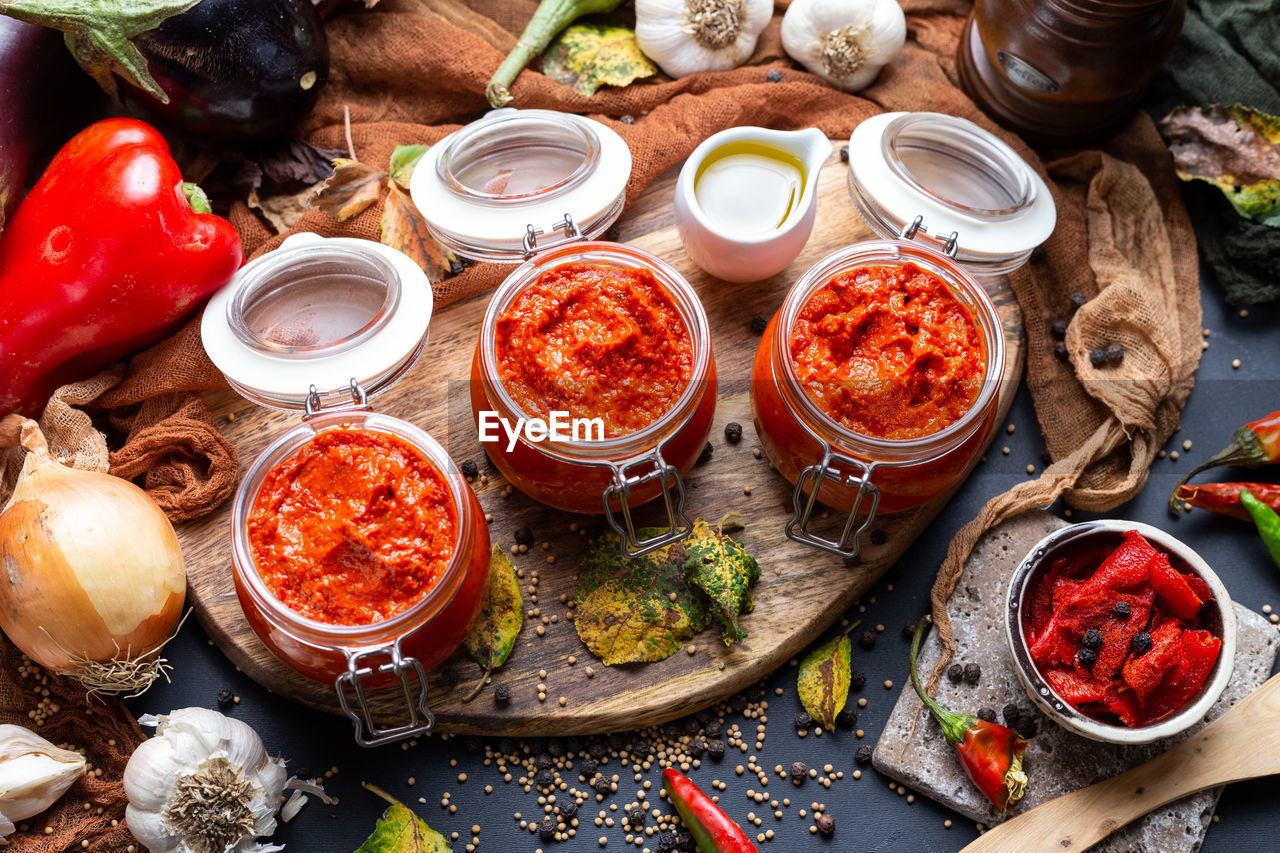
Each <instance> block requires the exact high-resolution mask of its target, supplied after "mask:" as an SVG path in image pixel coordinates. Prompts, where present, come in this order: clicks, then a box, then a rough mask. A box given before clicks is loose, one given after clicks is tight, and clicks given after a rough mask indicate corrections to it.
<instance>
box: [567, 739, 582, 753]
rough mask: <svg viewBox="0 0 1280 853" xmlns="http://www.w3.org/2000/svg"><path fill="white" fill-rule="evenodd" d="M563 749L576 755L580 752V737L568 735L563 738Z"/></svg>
mask: <svg viewBox="0 0 1280 853" xmlns="http://www.w3.org/2000/svg"><path fill="white" fill-rule="evenodd" d="M564 749H565V752H568V753H570V754H572V755H577V754H578V753H579V752H582V738H580V737H574V736H573V735H569V737H567V738H565V739H564Z"/></svg>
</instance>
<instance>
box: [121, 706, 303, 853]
mask: <svg viewBox="0 0 1280 853" xmlns="http://www.w3.org/2000/svg"><path fill="white" fill-rule="evenodd" d="M140 722H142V724H143V725H155V726H157V729H156V736H155V737H153V738H151V739H150V740H148V741H144V742H143V743H142V744H140V745H139V746H138V748H137V749H136V750H134V753H133V755H132V756H130V757H129V764H128V766H127V767H125V771H124V790H125V794H126V795H127V796H128V798H129V806H128V808H127V809H126V810H125V822H126V823H127V824H128V825H129V830H130V831H131V832H132V833H133V834H134V836H135V837H137V839H138V840H139V841H141V842H142V843H143V844H144V845H145V846H146V848H147V849H148V850H150V851H151V853H169V851H174V853H272V851H277V850H283V849H284V847H283V846H282V845H278V844H265V843H260V842H258V841H257V840H256V839H257V838H259V837H262V836H269V835H271V834H272V833H273V832H275V830H276V812H277V811H278V810H279V808H280V795H281V793H282V792H283V791H284V783H285V769H284V761H282V760H280V759H278V758H275V759H273V758H271V757H269V756H268V755H267V751H266V749H265V748H264V747H263V745H262V740H261V739H260V738H259V737H258V735H257V733H256V732H255V731H254V730H253V729H252V728H250V727H249V726H247V725H246V724H244V723H242V722H240V721H239V720H233V719H230V718H229V717H224V716H223V715H222V714H219V713H218V712H217V711H210V710H208V709H206V708H182V709H180V710H177V711H173V712H171V713H169V714H167V715H162V716H159V717H153V716H151V715H147V716H145V717H143V718H142V719H141V721H140Z"/></svg>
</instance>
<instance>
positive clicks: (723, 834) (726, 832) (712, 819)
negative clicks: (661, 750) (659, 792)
mask: <svg viewBox="0 0 1280 853" xmlns="http://www.w3.org/2000/svg"><path fill="white" fill-rule="evenodd" d="M662 787H663V788H664V789H666V792H667V798H668V799H670V800H671V804H672V805H674V806H675V807H676V811H678V812H680V820H681V821H683V822H684V827H685V829H687V830H689V834H690V835H692V836H693V843H694V844H697V845H698V849H699V850H700V851H702V853H760V851H759V850H757V849H756V846H755V845H754V844H752V843H751V839H750V838H748V837H747V834H746V833H745V832H743V831H742V827H740V826H738V825H737V824H736V823H734V822H733V821H732V820H730V819H729V816H728V815H727V814H725V813H724V811H723V810H722V809H721V808H720V807H719V806H717V805H716V804H715V803H714V802H713V801H712V799H711V798H710V797H708V796H707V795H706V794H704V793H703V792H702V791H701V789H699V788H698V786H697V785H695V784H693V782H691V781H689V777H687V776H685V775H684V774H683V773H681V772H680V771H679V770H673V769H672V768H670V767H668V768H667V769H666V770H663V771H662Z"/></svg>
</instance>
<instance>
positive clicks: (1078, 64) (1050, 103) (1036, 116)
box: [956, 0, 1186, 146]
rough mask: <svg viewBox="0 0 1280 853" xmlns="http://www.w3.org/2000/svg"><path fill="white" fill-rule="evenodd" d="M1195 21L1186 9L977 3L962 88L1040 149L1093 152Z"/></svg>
mask: <svg viewBox="0 0 1280 853" xmlns="http://www.w3.org/2000/svg"><path fill="white" fill-rule="evenodd" d="M1185 13H1186V0H976V2H975V4H974V7H973V12H972V13H970V15H969V20H968V22H967V23H966V24H965V28H964V33H963V34H962V36H961V38H960V47H959V51H958V54H957V57H956V60H957V64H958V70H959V74H960V85H961V86H962V87H963V88H964V90H965V92H966V93H968V95H969V96H970V97H971V98H973V99H974V101H975V102H976V103H977V104H978V106H980V107H981V108H982V109H983V110H984V111H985V112H986V113H987V114H988V115H990V116H991V117H992V118H993V119H995V120H996V121H997V122H999V123H1000V124H1002V125H1004V126H1005V127H1007V128H1009V129H1010V130H1013V131H1015V132H1016V133H1018V134H1020V135H1021V136H1022V137H1023V138H1025V139H1026V140H1027V141H1028V142H1030V143H1032V144H1033V145H1042V146H1065V145H1079V144H1084V143H1087V142H1090V141H1093V140H1096V139H1098V138H1100V137H1103V136H1106V135H1107V134H1109V133H1111V132H1112V131H1114V130H1116V129H1118V128H1119V127H1120V126H1121V125H1122V124H1124V122H1125V121H1126V120H1128V118H1129V116H1131V115H1132V114H1133V112H1134V111H1135V110H1136V109H1137V108H1138V102H1139V101H1140V100H1141V98H1142V93H1143V92H1144V91H1145V90H1146V87H1147V84H1148V83H1150V82H1151V78H1152V77H1153V76H1155V73H1156V71H1157V70H1158V69H1159V68H1160V66H1161V64H1162V63H1163V62H1164V60H1165V58H1166V57H1168V55H1169V51H1170V50H1172V49H1173V43H1174V41H1175V40H1176V39H1177V37H1178V33H1179V31H1180V30H1181V29H1182V19H1183V17H1184V15H1185Z"/></svg>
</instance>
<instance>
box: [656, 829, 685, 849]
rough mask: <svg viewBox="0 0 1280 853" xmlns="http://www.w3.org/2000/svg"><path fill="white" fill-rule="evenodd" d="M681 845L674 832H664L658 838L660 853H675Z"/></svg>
mask: <svg viewBox="0 0 1280 853" xmlns="http://www.w3.org/2000/svg"><path fill="white" fill-rule="evenodd" d="M679 843H680V840H679V839H678V838H676V834H675V833H674V832H664V833H662V835H661V836H660V837H659V838H658V853H674V851H675V849H676V846H677V845H678V844H679Z"/></svg>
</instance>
